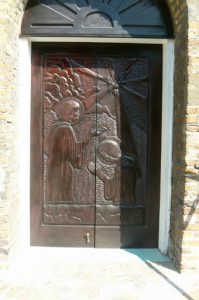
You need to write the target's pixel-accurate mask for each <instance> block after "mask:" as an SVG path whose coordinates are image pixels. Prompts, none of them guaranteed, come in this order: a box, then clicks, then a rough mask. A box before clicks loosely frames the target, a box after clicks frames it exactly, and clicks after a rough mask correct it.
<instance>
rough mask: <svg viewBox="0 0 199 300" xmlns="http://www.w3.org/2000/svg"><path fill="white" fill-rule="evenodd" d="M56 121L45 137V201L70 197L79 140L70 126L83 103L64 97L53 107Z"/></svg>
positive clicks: (79, 158)
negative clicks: (46, 169)
mask: <svg viewBox="0 0 199 300" xmlns="http://www.w3.org/2000/svg"><path fill="white" fill-rule="evenodd" d="M56 113H57V116H58V121H57V122H56V123H55V124H54V125H53V126H52V127H51V128H50V130H49V132H48V134H47V138H46V152H47V155H48V172H47V174H48V175H47V193H46V195H47V199H46V200H47V202H54V203H57V202H67V201H72V200H73V169H75V168H81V167H82V162H83V142H82V141H81V140H80V139H79V138H78V132H77V129H76V128H75V127H74V126H73V125H74V124H76V123H78V122H79V120H80V118H81V116H82V115H83V106H82V104H81V103H80V101H78V100H77V99H75V98H66V99H64V100H63V101H61V102H60V103H59V104H58V105H57V108H56Z"/></svg>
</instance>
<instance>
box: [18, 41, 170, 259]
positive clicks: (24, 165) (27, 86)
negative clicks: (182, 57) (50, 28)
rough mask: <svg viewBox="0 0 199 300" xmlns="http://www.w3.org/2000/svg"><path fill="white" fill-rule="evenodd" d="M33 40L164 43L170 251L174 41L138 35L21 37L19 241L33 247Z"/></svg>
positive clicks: (165, 202)
mask: <svg viewBox="0 0 199 300" xmlns="http://www.w3.org/2000/svg"><path fill="white" fill-rule="evenodd" d="M32 42H57V43H59V42H62V43H63V42H65V43H72V42H78V43H81V42H86V43H88V42H90V43H92V42H93V43H120V44H121V43H123V44H125V43H128V44H160V45H162V46H163V76H162V81H163V89H162V142H161V143H162V144H161V182H160V213H159V243H158V248H159V250H160V251H161V252H162V253H163V254H166V253H167V250H168V243H169V228H170V210H171V172H172V135H173V89H174V85H173V78H174V40H168V39H135V38H81V37H80V38H78V37H67V38H41V37H31V38H30V37H29V38H21V39H20V45H19V48H20V57H19V65H20V101H19V111H18V130H19V132H20V138H19V174H20V176H19V187H20V204H19V205H20V233H19V244H20V245H21V247H22V249H29V248H30V230H29V227H30V225H29V224H30V201H29V199H30V112H31V111H30V104H31V47H32V46H31V44H32Z"/></svg>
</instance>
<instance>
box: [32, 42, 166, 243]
mask: <svg viewBox="0 0 199 300" xmlns="http://www.w3.org/2000/svg"><path fill="white" fill-rule="evenodd" d="M161 59H162V58H161V47H160V46H147V47H146V46H136V45H125V47H123V46H120V45H111V46H108V45H103V46H102V45H100V46H96V45H95V47H94V46H92V45H90V46H89V45H88V44H86V45H84V44H77V45H73V46H70V45H67V46H65V45H61V46H59V48H58V47H57V45H54V46H53V45H47V44H40V45H38V44H33V55H32V143H31V153H32V160H31V243H32V244H33V245H50V246H85V247H94V246H95V247H127V248H130V247H157V240H158V214H159V183H160V179H159V176H160V137H161Z"/></svg>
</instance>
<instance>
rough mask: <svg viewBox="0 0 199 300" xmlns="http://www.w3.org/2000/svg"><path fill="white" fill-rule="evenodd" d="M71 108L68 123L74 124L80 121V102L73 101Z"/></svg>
mask: <svg viewBox="0 0 199 300" xmlns="http://www.w3.org/2000/svg"><path fill="white" fill-rule="evenodd" d="M70 103H71V108H70V109H69V114H68V122H69V123H71V124H74V123H76V122H78V121H79V119H80V116H81V111H80V105H79V103H78V102H75V101H73V102H72V101H71V102H70Z"/></svg>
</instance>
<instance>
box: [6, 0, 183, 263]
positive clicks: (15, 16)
mask: <svg viewBox="0 0 199 300" xmlns="http://www.w3.org/2000/svg"><path fill="white" fill-rule="evenodd" d="M27 2H28V0H18V1H14V0H12V1H7V2H6V4H5V6H4V8H3V9H2V10H1V13H2V15H3V21H4V25H3V26H2V29H1V30H2V31H1V34H2V38H3V41H4V47H3V48H2V49H1V50H0V53H1V57H2V58H3V60H4V63H5V65H6V68H5V66H4V65H2V66H0V70H1V74H4V77H5V81H6V83H2V84H3V86H4V87H5V95H4V98H3V101H2V102H4V103H6V107H4V108H2V110H3V119H2V124H3V125H4V127H5V128H6V129H5V130H4V131H2V134H3V135H6V139H5V142H6V158H5V157H4V156H3V155H1V160H2V174H4V178H5V180H4V181H5V182H6V183H5V184H3V186H2V193H1V194H2V197H3V198H2V199H3V202H4V203H5V210H2V215H3V216H4V217H5V216H6V215H7V210H8V207H10V212H9V215H10V218H9V220H8V219H7V221H6V224H7V225H6V228H5V232H6V234H5V235H6V238H3V237H2V241H3V242H2V244H1V245H2V246H1V247H0V252H2V253H5V254H8V253H9V251H10V245H11V244H13V243H15V240H16V228H17V227H18V225H19V224H18V223H17V224H13V222H11V221H10V220H11V219H13V220H17V219H18V211H19V196H16V195H18V194H19V193H18V189H19V187H18V185H17V182H16V174H18V170H17V168H18V167H17V166H18V161H17V157H18V156H17V155H18V154H17V147H18V145H17V142H16V138H15V137H16V135H17V131H16V124H17V111H18V102H19V97H18V86H19V65H18V54H19V45H18V39H19V35H20V26H21V22H22V18H23V12H24V10H25V7H26V5H27ZM166 2H167V5H168V7H169V10H170V13H171V16H172V19H173V24H174V29H175V54H176V55H175V75H174V129H173V135H174V137H175V138H176V141H175V140H174V143H173V163H174V164H175V163H176V162H177V159H178V154H179V152H178V151H179V146H178V144H179V141H180V145H181V151H182V153H183V154H182V155H181V157H182V161H180V162H179V169H175V168H173V183H174V186H173V189H172V213H171V225H172V226H171V227H172V229H171V236H170V238H171V243H170V255H171V256H172V257H173V258H174V259H175V260H176V261H177V264H178V265H180V263H181V256H182V253H181V251H179V248H180V243H181V241H182V235H181V237H180V238H178V240H177V238H176V237H177V231H178V225H177V222H175V220H176V219H179V221H180V222H182V218H183V212H182V205H181V204H180V199H183V198H184V189H183V188H181V187H180V185H182V182H183V184H185V182H184V169H185V161H184V156H185V150H186V141H185V139H184V135H185V129H184V125H185V122H184V121H183V118H184V117H185V115H186V109H187V99H188V91H187V81H188V70H187V67H188V7H187V1H186V0H178V1H173V0H166ZM8 82H9V83H10V84H9V85H8V84H7V83H8ZM1 113H2V112H1ZM179 119H180V120H182V121H181V123H180V122H178V120H179ZM5 131H6V134H5ZM179 178H180V179H181V180H179ZM177 194H178V196H176V195H177ZM178 202H179V203H178ZM17 203H18V204H17ZM16 225H17V226H16ZM178 236H179V235H178ZM176 243H177V244H178V247H176Z"/></svg>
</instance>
